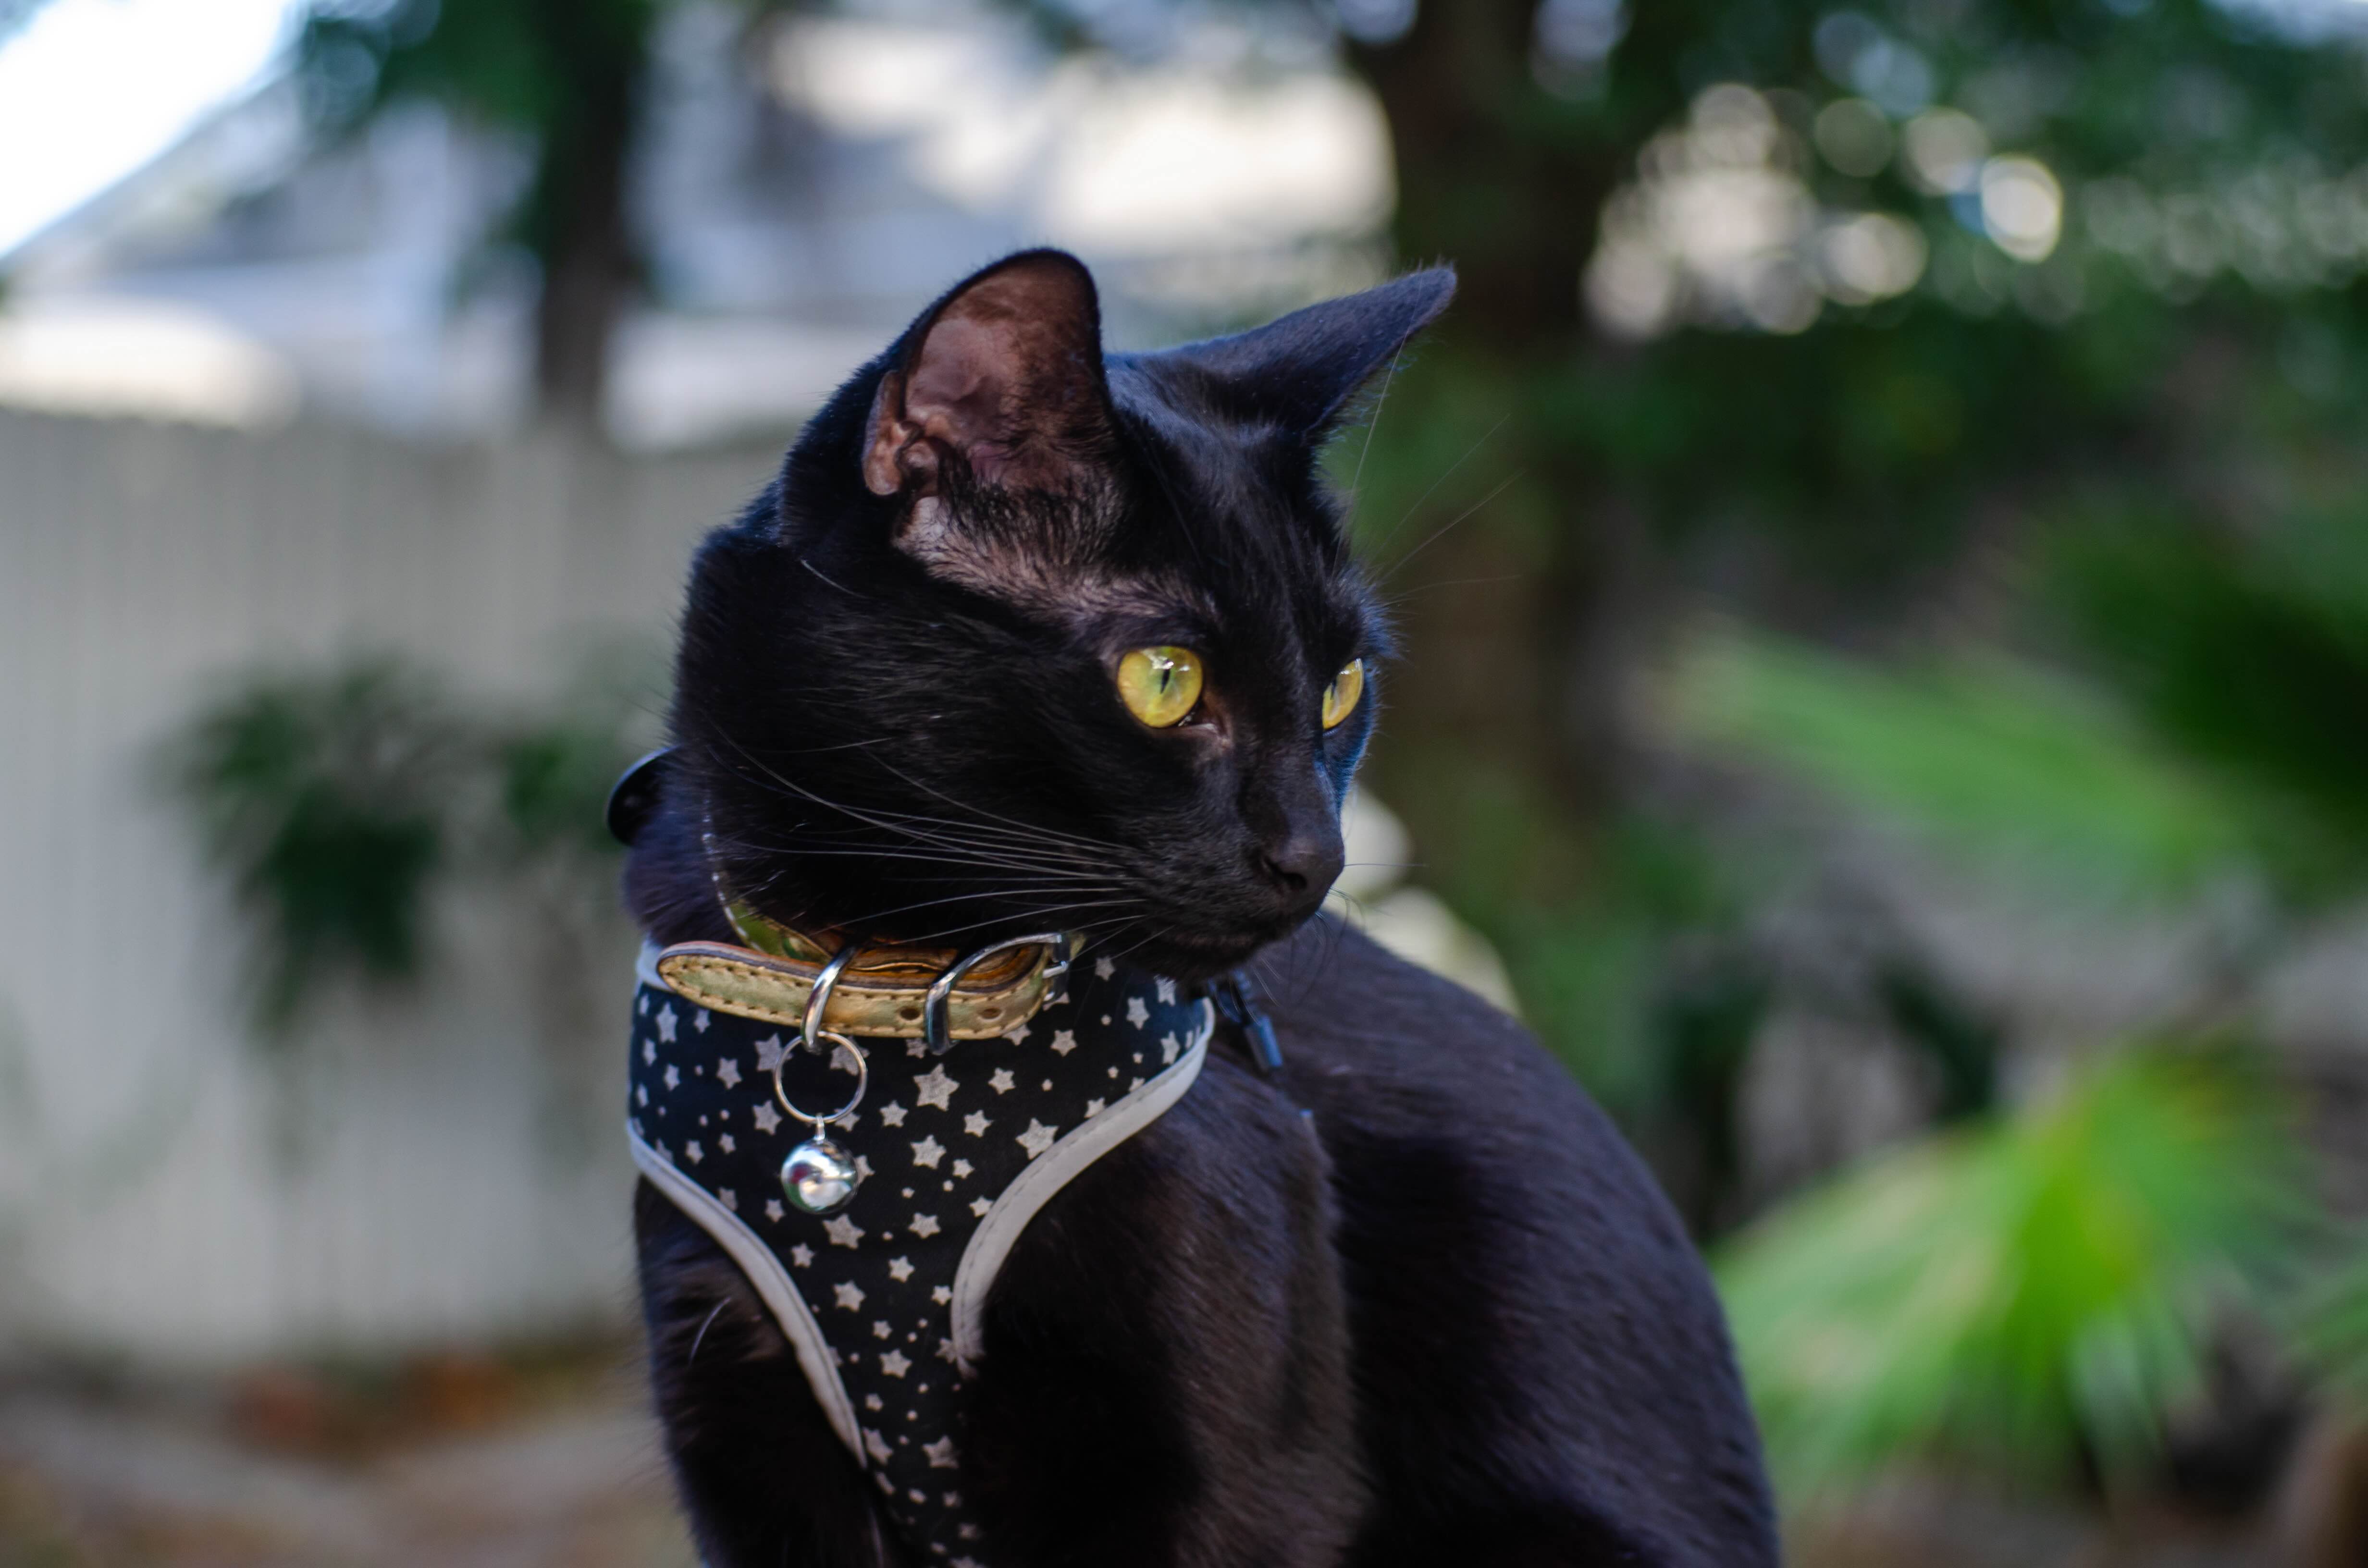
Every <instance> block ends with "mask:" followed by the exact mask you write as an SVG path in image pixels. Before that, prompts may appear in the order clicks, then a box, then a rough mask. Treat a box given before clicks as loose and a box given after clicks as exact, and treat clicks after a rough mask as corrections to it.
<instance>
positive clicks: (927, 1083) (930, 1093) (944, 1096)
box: [913, 1067, 962, 1110]
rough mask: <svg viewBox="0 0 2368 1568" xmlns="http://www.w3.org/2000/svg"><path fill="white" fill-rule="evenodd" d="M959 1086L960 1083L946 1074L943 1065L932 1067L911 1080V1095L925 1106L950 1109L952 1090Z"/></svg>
mask: <svg viewBox="0 0 2368 1568" xmlns="http://www.w3.org/2000/svg"><path fill="white" fill-rule="evenodd" d="M961 1087H962V1085H961V1084H959V1083H957V1082H956V1081H955V1080H953V1079H951V1078H949V1077H947V1076H946V1070H945V1069H944V1068H943V1067H932V1068H930V1069H929V1070H928V1072H927V1073H925V1074H922V1075H921V1076H919V1077H917V1078H916V1079H914V1080H913V1097H914V1098H915V1099H916V1100H918V1101H919V1102H920V1103H921V1104H923V1105H925V1106H935V1107H936V1108H938V1109H939V1110H951V1109H952V1108H953V1105H952V1101H953V1097H954V1091H955V1090H956V1089H959V1088H961Z"/></svg>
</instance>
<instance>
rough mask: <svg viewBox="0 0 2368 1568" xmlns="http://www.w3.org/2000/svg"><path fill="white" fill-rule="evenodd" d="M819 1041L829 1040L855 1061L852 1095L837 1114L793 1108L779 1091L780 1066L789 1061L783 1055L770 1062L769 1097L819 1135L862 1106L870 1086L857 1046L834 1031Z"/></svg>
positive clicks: (868, 1066)
mask: <svg viewBox="0 0 2368 1568" xmlns="http://www.w3.org/2000/svg"><path fill="white" fill-rule="evenodd" d="M820 1038H821V1039H823V1040H829V1041H830V1042H831V1043H832V1044H833V1045H843V1046H845V1047H846V1048H847V1053H848V1055H849V1056H852V1057H854V1058H855V1093H854V1094H852V1095H850V1096H848V1100H847V1103H846V1104H845V1105H843V1106H841V1107H839V1108H837V1110H835V1111H832V1112H831V1113H830V1114H829V1115H827V1116H816V1115H815V1114H814V1112H812V1111H810V1110H800V1109H799V1108H797V1105H796V1103H795V1102H793V1101H792V1100H791V1098H790V1094H789V1091H788V1090H787V1089H784V1088H783V1087H781V1063H782V1062H785V1061H787V1060H788V1059H789V1058H788V1053H787V1052H786V1051H785V1052H783V1053H782V1054H781V1055H780V1057H778V1058H776V1059H775V1060H774V1062H773V1097H774V1098H775V1099H777V1100H779V1101H780V1102H781V1108H782V1109H783V1110H785V1111H788V1112H789V1113H790V1114H791V1116H793V1117H795V1118H797V1119H799V1120H800V1121H803V1122H807V1123H810V1124H811V1125H812V1126H813V1127H814V1131H816V1132H820V1131H822V1130H823V1129H824V1128H825V1127H828V1126H829V1125H830V1124H831V1123H832V1122H834V1121H837V1120H838V1119H840V1118H841V1117H843V1116H846V1115H848V1114H849V1113H850V1112H852V1111H853V1110H854V1109H855V1108H856V1107H857V1106H860V1105H861V1104H862V1103H863V1091H864V1090H866V1089H868V1088H870V1087H871V1062H867V1061H866V1060H864V1056H863V1048H862V1047H861V1046H860V1045H858V1044H856V1043H855V1042H854V1041H853V1040H849V1039H848V1038H847V1037H846V1036H845V1035H843V1034H840V1033H838V1032H837V1030H835V1029H825V1030H824V1031H823V1032H822V1034H821V1036H820ZM808 1049H809V1050H813V1051H820V1050H821V1049H822V1047H821V1046H819V1045H809V1047H808Z"/></svg>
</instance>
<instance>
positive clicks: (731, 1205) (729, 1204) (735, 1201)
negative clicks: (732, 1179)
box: [715, 1187, 740, 1214]
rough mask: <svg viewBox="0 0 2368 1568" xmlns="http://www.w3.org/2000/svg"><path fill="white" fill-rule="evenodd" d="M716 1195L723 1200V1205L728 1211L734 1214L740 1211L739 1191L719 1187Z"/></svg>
mask: <svg viewBox="0 0 2368 1568" xmlns="http://www.w3.org/2000/svg"><path fill="white" fill-rule="evenodd" d="M715 1196H716V1197H718V1198H720V1199H723V1207H724V1210H725V1211H726V1212H728V1213H733V1214H737V1213H738V1212H740V1195H739V1194H738V1193H736V1192H734V1191H733V1190H732V1189H731V1188H730V1187H717V1188H716V1189H715Z"/></svg>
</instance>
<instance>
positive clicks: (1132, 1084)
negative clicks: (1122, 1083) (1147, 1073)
mask: <svg viewBox="0 0 2368 1568" xmlns="http://www.w3.org/2000/svg"><path fill="white" fill-rule="evenodd" d="M1141 1087H1143V1074H1140V1073H1138V1074H1135V1075H1134V1077H1133V1079H1132V1080H1130V1081H1129V1082H1128V1084H1127V1085H1126V1092H1127V1093H1128V1094H1130V1095H1131V1094H1133V1093H1134V1091H1135V1090H1137V1089H1139V1088H1141Z"/></svg>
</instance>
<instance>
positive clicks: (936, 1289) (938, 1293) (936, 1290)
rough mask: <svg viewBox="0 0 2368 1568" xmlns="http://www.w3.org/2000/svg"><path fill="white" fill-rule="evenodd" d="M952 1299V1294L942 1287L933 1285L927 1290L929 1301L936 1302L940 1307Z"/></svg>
mask: <svg viewBox="0 0 2368 1568" xmlns="http://www.w3.org/2000/svg"><path fill="white" fill-rule="evenodd" d="M953 1299H954V1293H953V1292H952V1291H951V1290H948V1289H946V1288H945V1287H944V1286H943V1285H933V1286H931V1287H930V1288H929V1300H931V1301H935V1302H937V1303H938V1305H939V1306H941V1307H942V1306H944V1305H946V1303H948V1302H949V1301H952V1300H953Z"/></svg>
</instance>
